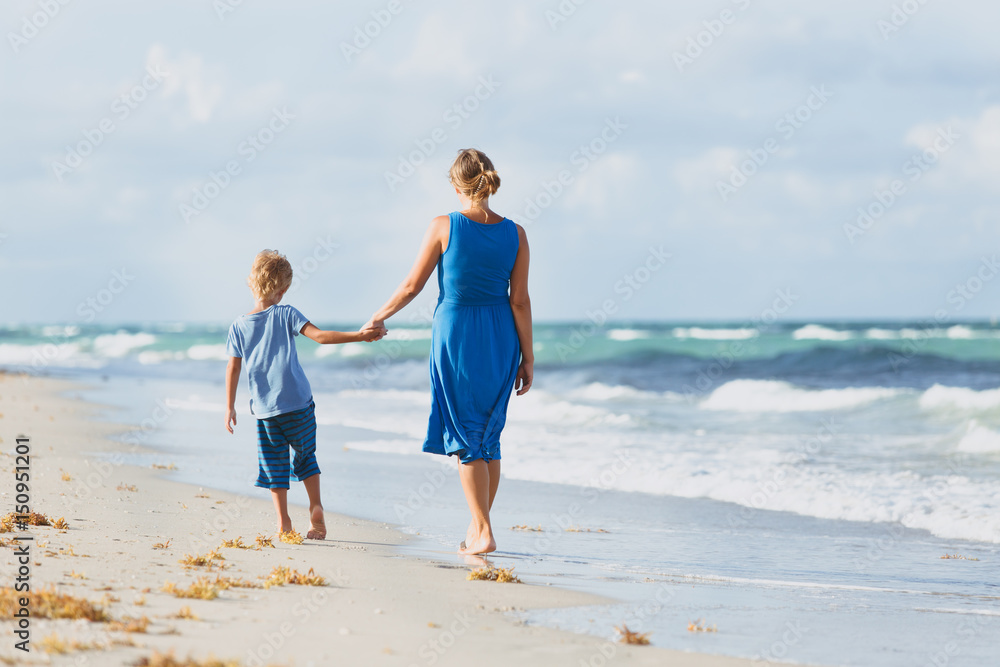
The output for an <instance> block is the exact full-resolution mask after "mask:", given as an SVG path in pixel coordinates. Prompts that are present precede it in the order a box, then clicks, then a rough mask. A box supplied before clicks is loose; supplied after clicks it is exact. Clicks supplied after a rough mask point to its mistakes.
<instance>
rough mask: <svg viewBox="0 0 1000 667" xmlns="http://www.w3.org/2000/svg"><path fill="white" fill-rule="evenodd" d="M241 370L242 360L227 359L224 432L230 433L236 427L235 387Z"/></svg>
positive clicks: (235, 358) (237, 358) (236, 358)
mask: <svg viewBox="0 0 1000 667" xmlns="http://www.w3.org/2000/svg"><path fill="white" fill-rule="evenodd" d="M242 368H243V360H242V359H240V358H239V357H229V364H227V365H226V430H227V431H229V432H230V433H232V432H233V427H234V426H236V386H237V385H238V384H239V382H240V370H241V369H242Z"/></svg>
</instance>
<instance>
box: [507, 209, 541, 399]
mask: <svg viewBox="0 0 1000 667" xmlns="http://www.w3.org/2000/svg"><path fill="white" fill-rule="evenodd" d="M517 237H518V247H517V259H515V260H514V268H513V269H512V270H511V272H510V310H511V312H512V313H514V327H515V328H516V329H517V338H518V340H519V341H520V342H521V365H520V366H518V369H517V379H515V380H514V388H515V389H517V395H518V396H520V395H522V394H525V393H527V391H528V390H529V389H531V382H532V380H533V379H534V375H535V348H534V343H533V342H532V336H531V297H529V296H528V263H529V261H530V259H531V253H530V251H529V250H528V235H527V234H525V233H524V227H522V226H521V225H518V226H517Z"/></svg>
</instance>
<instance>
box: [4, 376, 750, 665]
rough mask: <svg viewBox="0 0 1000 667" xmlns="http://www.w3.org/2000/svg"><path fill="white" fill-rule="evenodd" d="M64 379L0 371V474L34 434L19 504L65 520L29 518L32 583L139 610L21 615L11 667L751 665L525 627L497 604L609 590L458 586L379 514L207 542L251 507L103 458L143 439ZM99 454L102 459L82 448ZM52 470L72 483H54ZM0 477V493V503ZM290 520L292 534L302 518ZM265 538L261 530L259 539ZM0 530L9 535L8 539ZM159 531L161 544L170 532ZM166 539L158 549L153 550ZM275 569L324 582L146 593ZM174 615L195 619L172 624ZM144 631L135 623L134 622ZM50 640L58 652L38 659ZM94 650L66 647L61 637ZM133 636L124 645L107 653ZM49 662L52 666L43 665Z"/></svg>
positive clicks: (239, 526) (249, 524)
mask: <svg viewBox="0 0 1000 667" xmlns="http://www.w3.org/2000/svg"><path fill="white" fill-rule="evenodd" d="M85 388H86V385H85V384H84V383H81V382H79V381H66V380H59V379H51V378H39V377H28V378H23V377H21V376H12V375H8V374H0V413H3V418H2V419H0V437H2V438H3V443H2V445H3V452H4V453H5V454H8V456H4V457H3V458H2V459H0V460H2V461H3V465H4V467H5V468H7V469H8V470H10V469H12V468H13V460H12V459H11V458H10V457H9V454H10V452H11V450H12V449H13V444H14V438H15V436H16V435H18V434H22V433H23V434H25V435H27V436H29V437H30V438H31V447H32V461H31V476H32V485H31V486H32V491H31V493H32V505H33V506H32V509H33V510H34V511H37V512H42V513H44V514H47V515H49V516H50V517H52V518H53V519H56V518H59V517H62V516H65V518H66V521H67V522H68V523H69V528H68V530H66V531H58V530H57V529H55V528H52V527H32V529H31V530H30V531H29V533H31V534H33V535H34V536H35V537H36V542H35V547H34V553H33V554H32V562H33V564H32V566H31V585H32V589H33V590H35V591H38V590H40V589H42V588H44V587H47V586H50V585H54V586H55V590H56V591H57V592H59V593H68V594H71V595H73V596H76V597H80V598H85V599H87V600H90V601H93V602H97V601H100V600H101V599H102V598H103V599H104V601H105V604H104V605H103V609H105V610H106V611H107V612H108V614H109V615H110V616H111V617H112V618H114V619H117V620H119V621H126V622H127V619H143V618H145V619H148V620H147V624H148V625H147V627H146V628H145V629H146V631H145V632H123V631H115V630H111V629H110V628H112V627H113V625H111V624H108V623H87V622H86V621H71V620H48V619H41V618H33V619H32V621H31V647H32V652H31V654H29V661H28V662H26V663H25V662H24V654H23V653H21V652H20V651H16V650H14V648H13V644H14V641H13V637H14V635H13V634H12V633H13V623H12V622H11V621H9V620H6V619H5V620H4V625H5V626H6V627H7V628H8V629H7V631H6V632H5V635H6V636H7V637H8V638H9V639H10V641H8V642H5V644H4V646H2V647H0V660H10V659H13V660H18V661H20V662H21V664H57V665H59V664H66V665H68V664H77V663H76V659H77V658H78V657H79V656H86V657H87V658H88V660H99V662H100V664H102V665H129V664H134V663H135V662H136V661H138V660H140V659H141V658H142V657H148V656H150V655H152V654H153V653H154V652H155V651H158V652H160V653H166V652H169V651H171V650H173V651H174V652H175V654H176V656H177V657H178V658H186V657H188V656H189V655H190V656H192V657H198V658H205V657H207V656H209V655H214V656H216V657H218V658H223V659H231V660H235V661H237V663H236V664H245V665H257V664H275V665H279V664H282V665H283V664H294V665H309V664H318V665H319V664H331V663H332V662H336V663H339V664H399V665H432V664H459V663H465V662H469V661H476V662H477V663H478V664H497V665H501V664H503V665H509V664H511V663H512V662H517V663H521V664H552V662H553V660H558V662H559V663H560V664H572V665H577V664H595V665H598V664H606V663H607V662H608V661H609V658H610V661H611V662H612V663H613V664H623V665H630V664H635V665H647V664H649V665H652V664H664V663H665V662H669V663H670V664H677V665H690V666H691V667H736V666H744V667H745V666H748V665H751V664H752V662H751V661H750V660H746V659H739V658H730V657H723V656H714V655H707V654H698V653H687V652H680V651H671V650H669V649H663V648H658V647H649V646H629V645H625V644H612V643H610V642H608V641H606V640H602V639H601V638H598V637H593V636H589V635H581V634H573V633H569V632H564V631H559V630H553V629H548V628H544V627H539V626H526V625H523V624H522V623H521V622H519V621H518V620H517V619H515V618H512V617H511V616H510V615H509V614H507V612H509V611H520V610H527V609H545V608H556V607H567V606H578V605H595V604H610V603H613V602H614V601H613V600H609V599H605V598H600V597H597V596H595V595H591V594H589V593H581V592H577V591H572V590H567V589H562V588H559V587H555V586H543V585H531V581H530V577H529V578H528V580H527V581H526V583H525V584H521V585H516V584H509V585H508V584H497V583H492V582H480V581H467V580H466V573H467V572H468V571H469V570H471V569H473V568H474V567H475V566H476V564H468V563H467V564H462V563H461V562H460V559H459V557H458V556H456V557H455V561H454V563H448V562H447V561H440V562H437V561H430V560H425V559H423V558H420V557H416V556H412V555H409V554H403V553H402V549H400V547H403V546H405V545H406V544H407V543H408V542H410V541H411V540H412V539H413V538H412V537H411V536H409V535H406V534H404V533H402V532H400V531H399V530H396V529H395V528H392V527H391V526H389V525H388V524H380V523H376V522H371V521H366V520H362V519H356V518H352V517H348V516H344V515H340V514H336V513H332V512H327V513H326V514H327V526H328V537H327V539H326V540H325V541H322V542H319V541H312V540H309V541H306V542H305V543H303V544H301V545H289V544H283V543H280V542H278V541H277V540H275V541H274V546H275V548H274V549H263V550H260V551H256V550H243V549H232V548H220V544H221V543H222V541H223V540H229V539H234V538H236V537H242V539H243V541H244V542H245V543H250V544H252V543H253V540H254V538H255V536H256V535H257V534H258V533H259V532H262V531H261V530H260V529H261V528H262V527H264V526H267V527H270V526H271V524H272V523H273V517H272V514H273V508H272V507H271V506H270V503H268V502H266V501H265V500H262V499H256V498H250V497H247V496H242V495H240V494H235V493H227V492H223V491H216V490H214V489H208V490H205V489H201V488H199V487H195V486H192V485H188V484H185V483H183V482H177V481H173V480H168V479H166V478H165V475H164V474H163V472H162V471H159V470H156V469H151V468H139V467H134V466H129V465H126V464H124V463H120V462H119V463H114V461H115V458H114V457H115V456H116V455H117V456H119V457H121V456H122V455H123V454H125V453H126V452H133V453H134V452H143V451H149V450H146V449H144V448H143V447H142V445H141V444H132V445H128V444H125V443H121V442H116V441H113V440H111V439H110V438H111V436H112V435H113V434H120V433H121V432H123V431H127V430H129V429H128V427H125V426H121V425H116V424H111V423H106V422H103V421H99V420H97V419H94V416H95V414H96V413H97V411H98V410H99V409H101V407H102V406H98V405H96V404H93V403H87V402H85V401H83V400H82V399H78V398H72V397H69V396H68V394H69V393H70V392H72V391H74V390H82V389H85ZM92 454H100V455H104V456H108V457H111V462H109V461H106V460H103V459H96V458H95V459H93V460H91V458H88V457H89V456H90V455H92ZM66 477H68V478H69V479H68V480H67V479H66ZM13 491H14V489H13V482H11V483H10V488H7V489H0V493H2V494H4V495H2V496H0V497H2V498H3V499H4V501H5V505H7V506H8V507H7V509H5V510H4V512H5V513H6V512H7V511H10V510H11V509H12V505H13V503H12V502H11V501H12V497H13V496H12V492H13ZM296 510H297V512H296V513H295V515H293V521H296V515H298V519H297V525H298V526H299V527H301V528H304V524H303V523H302V522H303V521H304V518H305V512H304V511H303V510H302V509H301V508H298V507H296ZM268 534H270V533H268ZM2 537H5V538H10V537H12V534H4V535H3V536H2ZM168 541H169V542H168ZM163 543H168V544H169V547H168V548H166V549H156V548H154V547H153V545H154V544H163ZM212 549H218V551H219V552H220V553H222V555H223V556H224V558H225V560H224V561H222V562H223V564H224V565H225V569H222V570H219V569H217V568H216V569H213V570H212V571H211V572H206V571H205V569H204V568H192V569H187V570H186V569H185V568H184V566H182V565H181V564H180V563H178V560H179V559H181V558H182V557H184V556H185V554H192V555H194V554H198V555H205V554H206V553H208V552H210V551H211V550H212ZM3 555H4V560H5V571H6V572H7V573H8V576H7V577H5V579H7V581H5V582H4V584H3V586H10V585H11V582H10V580H11V578H12V577H11V576H9V573H14V572H15V571H16V563H15V557H14V550H13V549H12V548H10V547H8V548H6V549H4V551H3ZM277 566H286V567H290V568H293V569H295V570H298V571H299V572H301V573H302V574H306V573H307V571H308V570H309V569H310V568H312V569H313V570H314V571H315V573H316V574H317V575H319V576H323V577H325V578H326V579H327V580H328V582H329V583H328V585H327V586H324V587H313V586H296V585H284V586H275V587H272V588H268V589H261V588H231V589H229V590H223V591H221V592H220V593H219V594H218V598H216V599H213V600H200V599H179V598H176V597H174V596H173V595H171V594H169V593H166V592H163V591H161V588H162V587H163V585H164V584H165V583H166V582H168V581H169V582H172V583H174V584H176V585H177V586H179V587H183V586H188V585H189V584H190V583H191V582H193V581H195V580H197V579H198V577H199V576H206V575H207V576H209V577H210V578H215V577H217V576H219V575H221V576H224V577H231V578H238V579H243V580H246V581H253V582H259V581H262V580H263V579H264V578H265V577H267V575H268V574H269V573H270V572H271V571H272V570H273V569H274V568H275V567H277ZM182 607H188V608H189V609H190V611H191V613H193V614H194V615H195V616H197V617H198V618H199V619H200V620H191V619H182V618H177V614H178V612H179V611H180V610H181V608H182ZM140 625H141V623H140ZM53 636H55V637H56V639H50V640H49V644H50V647H54V646H55V647H57V645H58V644H60V643H61V644H62V645H63V647H65V648H69V649H70V650H69V652H67V653H64V654H60V653H50V654H45V653H44V652H43V651H42V650H41V649H42V648H43V643H44V642H43V640H44V639H45V638H51V637H53ZM74 642H77V643H78V644H79V645H88V646H95V645H98V646H106V648H91V649H89V650H85V651H74V650H72V649H73V643H74ZM122 643H133V644H135V645H134V646H128V645H121V644H122ZM50 660H51V662H50Z"/></svg>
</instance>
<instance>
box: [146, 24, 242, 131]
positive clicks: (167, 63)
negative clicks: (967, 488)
mask: <svg viewBox="0 0 1000 667" xmlns="http://www.w3.org/2000/svg"><path fill="white" fill-rule="evenodd" d="M146 65H147V66H148V67H154V66H159V67H162V68H163V69H164V70H165V71H166V72H167V73H168V76H167V77H166V81H165V82H164V83H163V96H164V97H167V98H169V97H173V96H174V95H175V94H176V93H178V92H182V93H183V94H184V96H185V97H186V98H187V114H188V120H190V121H194V122H196V123H207V122H208V121H210V120H211V119H212V112H213V111H214V110H215V108H216V106H217V105H218V104H219V102H220V101H221V100H222V94H223V88H222V84H220V83H219V82H218V81H217V80H216V79H217V78H218V76H219V75H218V72H217V71H212V72H209V71H207V68H206V67H205V63H204V61H203V59H202V57H201V56H200V55H193V54H190V53H182V54H181V55H180V56H178V57H177V58H176V59H174V60H171V59H168V58H167V55H166V48H165V47H164V46H163V45H162V44H159V43H156V44H153V45H151V46H150V47H149V53H148V55H147V57H146Z"/></svg>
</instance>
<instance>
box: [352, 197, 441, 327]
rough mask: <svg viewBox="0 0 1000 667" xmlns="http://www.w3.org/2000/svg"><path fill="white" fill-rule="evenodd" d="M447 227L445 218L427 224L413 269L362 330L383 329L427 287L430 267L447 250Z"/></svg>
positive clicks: (431, 269) (431, 268) (433, 265)
mask: <svg viewBox="0 0 1000 667" xmlns="http://www.w3.org/2000/svg"><path fill="white" fill-rule="evenodd" d="M450 225H451V223H450V219H449V218H448V216H447V215H439V216H438V217H436V218H434V219H433V220H431V224H430V226H429V227H428V228H427V233H426V234H424V241H423V243H422V244H421V246H420V252H419V253H418V254H417V260H416V261H415V262H414V263H413V268H412V269H410V273H409V275H408V276H406V278H405V279H404V280H403V282H402V283H400V284H399V287H397V288H396V291H395V292H394V293H393V295H392V296H391V297H389V300H388V301H386V302H385V304H384V305H383V306H382V307H381V308H379V309H378V310H377V311H375V314H374V315H372V318H371V320H369V321H368V324H366V325H365V328H368V327H375V328H379V327H381V326H384V322H385V320H387V319H389V318H390V317H392V316H393V315H395V314H396V313H398V312H399V311H401V310H402V309H403V308H404V307H406V305H407V304H409V303H410V302H411V301H413V299H414V298H416V296H417V295H418V294H420V291H421V290H422V289H423V288H424V285H426V284H427V279H428V278H430V277H431V273H433V272H434V267H436V266H437V263H438V259H440V257H441V253H443V252H444V251H445V249H446V248H447V247H448V234H449V233H450V231H451V226H450Z"/></svg>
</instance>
